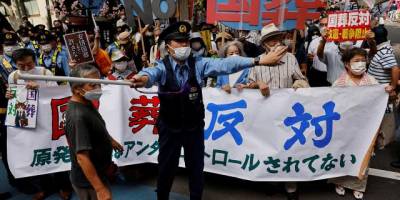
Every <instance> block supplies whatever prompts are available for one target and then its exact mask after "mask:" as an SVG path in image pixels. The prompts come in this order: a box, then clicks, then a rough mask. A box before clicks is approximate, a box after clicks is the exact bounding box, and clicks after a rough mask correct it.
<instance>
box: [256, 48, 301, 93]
mask: <svg viewBox="0 0 400 200" xmlns="http://www.w3.org/2000/svg"><path fill="white" fill-rule="evenodd" d="M281 62H284V63H283V64H280V65H277V66H272V67H268V66H255V67H254V68H251V69H250V73H249V80H250V82H257V81H262V82H264V83H267V84H268V86H269V88H270V89H278V88H291V87H292V85H293V83H294V81H295V80H307V79H306V77H305V76H303V74H302V73H301V71H300V68H299V64H298V63H297V60H296V57H295V56H294V55H293V54H291V53H286V54H285V55H284V56H283V57H282V58H281Z"/></svg>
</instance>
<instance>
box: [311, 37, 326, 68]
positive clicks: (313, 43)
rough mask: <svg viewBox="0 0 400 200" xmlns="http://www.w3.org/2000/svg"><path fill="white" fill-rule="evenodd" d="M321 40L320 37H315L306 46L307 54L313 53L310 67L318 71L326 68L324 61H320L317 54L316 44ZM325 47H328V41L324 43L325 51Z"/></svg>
mask: <svg viewBox="0 0 400 200" xmlns="http://www.w3.org/2000/svg"><path fill="white" fill-rule="evenodd" d="M321 40H322V37H317V38H315V39H314V40H312V41H311V42H310V46H309V47H308V54H311V55H314V58H313V64H312V67H313V68H314V69H316V70H318V71H321V72H326V71H327V68H326V65H325V63H323V62H321V61H320V60H319V59H318V56H317V51H318V46H319V44H320V42H321ZM327 48H328V43H327V44H326V45H325V51H326V49H327Z"/></svg>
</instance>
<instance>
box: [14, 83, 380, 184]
mask: <svg viewBox="0 0 400 200" xmlns="http://www.w3.org/2000/svg"><path fill="white" fill-rule="evenodd" d="M103 90H104V95H103V97H102V98H101V100H100V108H99V111H100V113H101V115H102V116H103V118H104V120H105V121H106V124H107V128H108V131H109V132H110V134H111V135H112V136H113V137H114V138H115V139H116V140H117V141H119V142H120V143H121V144H122V145H123V146H124V152H123V153H122V154H121V153H117V152H114V154H113V156H114V161H115V162H116V163H117V164H118V165H119V166H124V165H132V164H138V163H146V162H151V163H156V161H157V154H158V142H157V138H158V137H157V136H158V135H157V130H156V129H155V128H154V125H153V124H154V122H155V118H156V117H157V116H158V109H159V100H158V98H157V96H155V95H144V94H141V93H138V92H136V91H135V90H132V89H130V88H129V87H124V86H104V87H103ZM153 90H155V88H153ZM69 95H70V92H69V88H62V89H60V88H42V89H40V101H39V110H38V123H37V127H36V129H33V130H32V129H19V128H11V127H9V128H8V154H9V157H8V158H9V165H10V168H11V170H12V172H13V174H14V175H15V176H16V177H26V176H33V175H38V174H46V173H53V172H58V171H63V170H69V169H70V157H69V151H68V145H67V143H66V139H65V136H64V135H63V134H64V132H63V120H62V119H63V112H64V111H65V110H66V108H67V107H66V106H67V102H68V96H69ZM203 95H204V103H205V109H206V110H205V111H206V112H205V113H206V120H205V121H206V126H205V133H204V134H205V147H206V148H205V156H204V162H205V171H208V172H212V173H217V174H222V175H226V176H233V177H237V178H241V179H246V180H251V181H310V180H318V179H326V178H332V177H338V176H345V175H350V176H359V175H360V174H361V173H362V171H363V170H362V169H363V166H365V163H366V162H365V159H368V158H369V155H368V153H367V152H368V149H369V147H370V146H371V143H372V141H373V139H374V137H375V134H376V133H377V130H378V128H379V125H380V123H381V121H382V118H383V115H384V112H385V108H386V105H387V99H388V95H387V94H386V93H385V92H384V87H383V86H381V85H379V86H371V87H357V88H307V89H298V90H297V91H294V90H293V89H282V90H273V91H271V96H270V97H268V98H265V97H262V96H261V95H260V94H259V91H257V90H245V91H243V92H242V93H236V92H233V94H230V95H229V94H226V93H225V92H223V91H221V90H219V89H215V88H207V89H203ZM182 153H183V152H182ZM363 163H364V164H363ZM181 166H184V163H183V159H181Z"/></svg>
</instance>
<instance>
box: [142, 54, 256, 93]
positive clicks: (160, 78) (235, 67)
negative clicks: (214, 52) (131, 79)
mask: <svg viewBox="0 0 400 200" xmlns="http://www.w3.org/2000/svg"><path fill="white" fill-rule="evenodd" d="M253 61H254V59H253V58H245V57H239V56H234V57H229V58H203V57H198V58H195V68H196V79H197V82H198V83H199V84H200V85H203V84H202V83H203V79H204V78H205V77H209V76H219V75H227V74H231V73H235V72H238V71H240V70H243V69H246V68H250V67H253V66H254V65H253ZM170 62H171V65H172V69H173V71H174V74H175V77H176V80H177V82H178V84H179V85H180V86H182V85H183V83H185V82H186V81H187V80H188V79H189V67H188V66H189V65H188V62H187V61H186V63H185V64H184V65H183V66H178V64H177V63H176V62H175V60H174V59H172V58H171V57H170ZM181 67H183V73H182V72H180V71H181V70H180V68H181ZM139 75H142V76H143V75H144V76H148V77H149V81H148V82H147V85H146V87H151V86H152V85H154V84H156V83H158V85H164V84H165V81H166V78H167V73H166V68H165V66H164V63H163V62H162V61H158V62H157V65H156V66H154V67H148V68H145V69H143V70H142V71H140V72H139Z"/></svg>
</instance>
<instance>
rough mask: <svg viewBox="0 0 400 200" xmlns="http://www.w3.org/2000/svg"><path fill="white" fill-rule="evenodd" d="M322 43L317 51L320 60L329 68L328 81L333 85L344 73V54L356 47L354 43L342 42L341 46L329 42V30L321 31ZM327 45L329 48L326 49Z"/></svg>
mask: <svg viewBox="0 0 400 200" xmlns="http://www.w3.org/2000/svg"><path fill="white" fill-rule="evenodd" d="M320 32H321V41H320V43H319V46H318V49H317V56H318V59H319V60H320V61H321V62H323V63H324V64H325V65H326V66H327V80H328V82H329V83H330V84H333V83H334V82H335V81H336V80H337V79H338V78H339V76H340V75H341V74H342V73H343V72H344V64H343V62H342V54H343V52H344V51H346V50H349V49H351V48H353V47H354V42H353V41H342V42H340V43H339V45H336V44H335V43H334V42H327V38H328V34H329V32H328V30H327V29H326V28H323V29H320ZM325 45H327V47H326V48H325Z"/></svg>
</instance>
